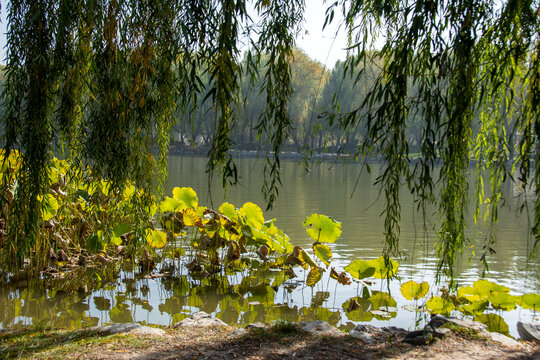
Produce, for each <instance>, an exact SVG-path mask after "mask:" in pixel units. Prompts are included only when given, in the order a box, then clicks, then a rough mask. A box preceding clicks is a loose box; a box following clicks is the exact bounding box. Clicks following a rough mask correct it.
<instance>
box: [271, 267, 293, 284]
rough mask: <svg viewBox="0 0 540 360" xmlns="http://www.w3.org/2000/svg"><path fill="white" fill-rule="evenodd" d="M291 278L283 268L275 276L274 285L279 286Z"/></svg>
mask: <svg viewBox="0 0 540 360" xmlns="http://www.w3.org/2000/svg"><path fill="white" fill-rule="evenodd" d="M288 279H289V276H288V275H287V273H286V272H285V270H281V271H280V272H278V273H277V275H276V276H275V277H274V281H272V287H273V288H274V289H275V288H278V287H280V286H281V284H283V283H284V282H285V281H287V280H288Z"/></svg>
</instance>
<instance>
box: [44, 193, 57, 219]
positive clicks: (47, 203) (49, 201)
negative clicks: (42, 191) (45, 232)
mask: <svg viewBox="0 0 540 360" xmlns="http://www.w3.org/2000/svg"><path fill="white" fill-rule="evenodd" d="M40 201H41V217H42V219H43V220H44V221H48V220H50V219H52V218H53V217H54V216H55V215H56V211H57V210H58V209H59V208H60V204H59V203H58V200H56V198H55V197H54V196H53V195H52V194H47V195H45V196H44V197H42V198H41V199H40Z"/></svg>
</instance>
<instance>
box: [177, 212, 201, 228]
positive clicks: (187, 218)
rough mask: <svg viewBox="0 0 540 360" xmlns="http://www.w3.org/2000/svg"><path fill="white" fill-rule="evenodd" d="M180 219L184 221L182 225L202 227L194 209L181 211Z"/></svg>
mask: <svg viewBox="0 0 540 360" xmlns="http://www.w3.org/2000/svg"><path fill="white" fill-rule="evenodd" d="M182 219H183V221H184V225H186V226H197V227H203V223H202V220H201V218H200V217H199V215H198V214H197V211H196V210H195V209H192V208H188V209H184V210H183V211H182Z"/></svg>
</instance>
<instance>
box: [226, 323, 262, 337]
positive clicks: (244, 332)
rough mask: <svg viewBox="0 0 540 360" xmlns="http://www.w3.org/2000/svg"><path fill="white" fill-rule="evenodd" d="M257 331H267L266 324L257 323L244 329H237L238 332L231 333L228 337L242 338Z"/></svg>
mask: <svg viewBox="0 0 540 360" xmlns="http://www.w3.org/2000/svg"><path fill="white" fill-rule="evenodd" d="M255 329H260V330H265V329H266V324H264V323H261V322H256V323H253V324H249V325H247V326H246V327H244V328H241V329H236V330H233V331H231V332H230V333H229V334H227V336H229V337H240V336H244V335H247V334H249V332H250V331H251V330H255Z"/></svg>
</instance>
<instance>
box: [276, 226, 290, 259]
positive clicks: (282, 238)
mask: <svg viewBox="0 0 540 360" xmlns="http://www.w3.org/2000/svg"><path fill="white" fill-rule="evenodd" d="M272 239H273V240H274V242H273V245H274V248H275V249H276V250H277V251H279V252H280V253H281V254H288V253H290V252H291V251H293V245H292V244H291V240H290V238H289V237H288V236H287V235H285V234H284V233H283V232H282V231H281V230H280V233H278V234H275V235H274V236H272Z"/></svg>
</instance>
